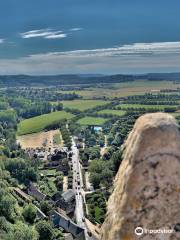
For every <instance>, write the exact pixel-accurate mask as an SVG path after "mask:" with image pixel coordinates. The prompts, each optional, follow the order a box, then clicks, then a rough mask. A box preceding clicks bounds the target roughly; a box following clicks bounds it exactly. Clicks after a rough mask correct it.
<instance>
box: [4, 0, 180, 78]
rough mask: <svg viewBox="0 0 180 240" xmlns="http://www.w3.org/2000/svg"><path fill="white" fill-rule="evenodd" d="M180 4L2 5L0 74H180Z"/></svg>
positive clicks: (10, 0) (72, 0)
mask: <svg viewBox="0 0 180 240" xmlns="http://www.w3.org/2000/svg"><path fill="white" fill-rule="evenodd" d="M179 9H180V1H179V0H151V1H150V0H30V1H25V0H16V1H15V0H0V74H29V75H44V74H47V75H53V74H71V73H79V74H81V73H88V74H89V73H102V74H117V73H147V72H179V71H180V19H179Z"/></svg>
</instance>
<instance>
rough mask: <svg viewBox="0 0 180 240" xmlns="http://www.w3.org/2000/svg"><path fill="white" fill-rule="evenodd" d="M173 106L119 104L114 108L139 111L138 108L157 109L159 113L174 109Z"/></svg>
mask: <svg viewBox="0 0 180 240" xmlns="http://www.w3.org/2000/svg"><path fill="white" fill-rule="evenodd" d="M174 107H175V106H174V105H144V104H120V105H117V107H116V108H121V109H139V108H145V109H157V110H159V111H163V110H164V109H165V108H174Z"/></svg>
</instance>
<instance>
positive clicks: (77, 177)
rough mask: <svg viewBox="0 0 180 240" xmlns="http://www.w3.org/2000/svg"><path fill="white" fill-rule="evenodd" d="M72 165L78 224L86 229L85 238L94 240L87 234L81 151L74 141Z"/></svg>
mask: <svg viewBox="0 0 180 240" xmlns="http://www.w3.org/2000/svg"><path fill="white" fill-rule="evenodd" d="M72 152H73V156H72V163H73V189H74V191H75V193H76V210H75V215H76V221H77V224H78V225H79V226H80V227H82V228H84V229H85V238H86V240H93V239H94V238H92V237H89V235H88V234H87V227H86V224H85V221H84V220H85V215H84V208H83V195H82V194H83V192H84V190H83V188H84V187H83V180H82V174H81V166H80V162H79V151H78V149H77V147H76V145H75V142H74V139H72Z"/></svg>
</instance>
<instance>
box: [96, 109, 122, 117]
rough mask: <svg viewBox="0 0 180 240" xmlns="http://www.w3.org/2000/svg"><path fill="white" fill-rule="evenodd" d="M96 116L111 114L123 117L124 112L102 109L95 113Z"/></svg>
mask: <svg viewBox="0 0 180 240" xmlns="http://www.w3.org/2000/svg"><path fill="white" fill-rule="evenodd" d="M97 113H98V114H112V115H115V116H123V115H125V114H126V111H122V110H113V109H104V110H101V111H99V112H97Z"/></svg>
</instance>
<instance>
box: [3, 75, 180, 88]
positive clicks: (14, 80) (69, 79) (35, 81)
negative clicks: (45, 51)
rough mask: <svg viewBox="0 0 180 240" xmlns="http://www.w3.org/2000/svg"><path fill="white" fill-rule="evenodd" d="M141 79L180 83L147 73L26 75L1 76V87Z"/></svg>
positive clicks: (172, 77)
mask: <svg viewBox="0 0 180 240" xmlns="http://www.w3.org/2000/svg"><path fill="white" fill-rule="evenodd" d="M137 79H143V80H148V81H162V80H170V81H180V73H148V74H137V75H125V74H116V75H109V76H107V75H101V74H79V75H75V74H67V75H54V76H47V75H46V76H28V75H1V76H0V86H1V87H7V86H9V87H18V86H63V85H74V84H99V83H104V84H106V83H119V82H126V81H135V80H137Z"/></svg>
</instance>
